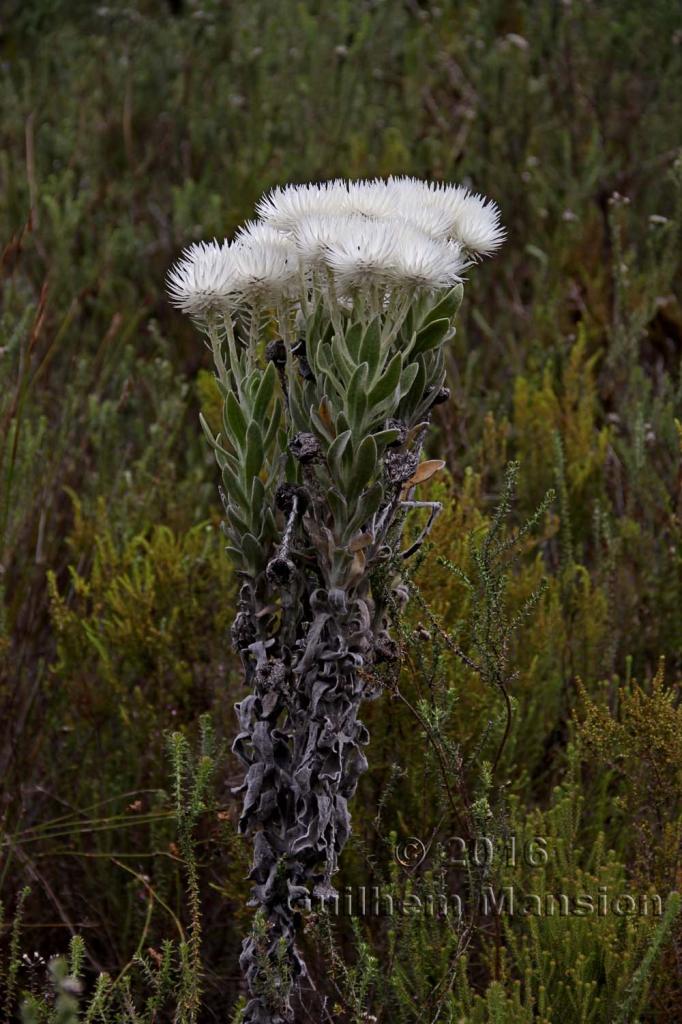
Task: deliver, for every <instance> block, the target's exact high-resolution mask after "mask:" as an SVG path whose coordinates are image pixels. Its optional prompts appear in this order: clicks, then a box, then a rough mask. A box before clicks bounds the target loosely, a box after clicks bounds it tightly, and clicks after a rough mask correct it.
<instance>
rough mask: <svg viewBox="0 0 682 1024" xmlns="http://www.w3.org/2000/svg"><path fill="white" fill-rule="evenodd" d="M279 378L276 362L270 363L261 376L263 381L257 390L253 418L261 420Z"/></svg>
mask: <svg viewBox="0 0 682 1024" xmlns="http://www.w3.org/2000/svg"><path fill="white" fill-rule="evenodd" d="M276 380H277V371H276V370H275V364H274V363H268V365H267V369H266V370H265V373H264V374H263V376H262V378H261V382H260V384H259V386H258V391H257V392H256V399H255V401H254V403H253V419H254V420H258V422H260V421H261V420H262V418H263V416H264V415H265V413H266V411H267V408H268V406H269V405H270V399H271V398H272V393H273V391H274V390H275V382H276Z"/></svg>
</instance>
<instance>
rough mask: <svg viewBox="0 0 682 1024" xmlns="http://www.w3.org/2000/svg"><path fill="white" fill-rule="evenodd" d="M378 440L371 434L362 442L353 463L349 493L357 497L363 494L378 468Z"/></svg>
mask: <svg viewBox="0 0 682 1024" xmlns="http://www.w3.org/2000/svg"><path fill="white" fill-rule="evenodd" d="M377 462H378V456H377V446H376V441H375V440H374V438H373V437H372V435H371V434H370V435H369V436H368V437H365V438H363V440H362V441H361V442H360V446H359V447H358V450H357V452H356V453H355V460H354V463H353V476H352V480H351V484H350V487H349V495H350V496H351V497H356V496H357V495H358V494H361V493H362V491H363V490H364V489H365V487H366V486H367V484H368V483H369V482H370V480H371V479H372V477H373V476H374V474H375V473H376V469H377Z"/></svg>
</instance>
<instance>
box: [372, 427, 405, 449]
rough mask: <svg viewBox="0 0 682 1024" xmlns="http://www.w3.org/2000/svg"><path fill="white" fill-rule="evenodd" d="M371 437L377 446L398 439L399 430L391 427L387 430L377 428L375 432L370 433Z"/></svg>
mask: <svg viewBox="0 0 682 1024" xmlns="http://www.w3.org/2000/svg"><path fill="white" fill-rule="evenodd" d="M372 437H373V438H374V440H375V441H376V443H377V447H378V446H379V445H389V444H393V442H394V441H397V440H398V438H399V437H400V431H399V430H396V429H395V428H394V427H391V428H390V429H389V430H379V431H378V432H377V433H376V434H372Z"/></svg>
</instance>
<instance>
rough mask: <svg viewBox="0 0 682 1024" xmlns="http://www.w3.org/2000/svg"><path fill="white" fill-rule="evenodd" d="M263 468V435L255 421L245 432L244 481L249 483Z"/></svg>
mask: <svg viewBox="0 0 682 1024" xmlns="http://www.w3.org/2000/svg"><path fill="white" fill-rule="evenodd" d="M262 466H263V434H262V433H261V429H260V426H259V425H258V423H256V421H255V420H252V421H251V422H250V423H249V426H248V430H247V432H246V459H245V461H244V479H245V480H247V481H250V480H252V479H253V477H254V476H257V475H258V474H259V473H260V471H261V469H262Z"/></svg>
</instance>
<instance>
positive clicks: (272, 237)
mask: <svg viewBox="0 0 682 1024" xmlns="http://www.w3.org/2000/svg"><path fill="white" fill-rule="evenodd" d="M234 262H235V271H236V273H235V279H236V287H237V289H238V291H239V294H240V296H241V298H242V299H243V300H244V301H245V302H247V303H253V302H260V301H264V302H267V301H276V300H277V299H279V298H282V297H283V296H284V295H286V294H288V293H290V292H291V291H292V290H293V289H294V288H295V286H296V284H297V283H298V281H299V275H300V269H301V267H300V260H299V257H298V253H297V252H296V248H295V246H294V244H293V242H292V241H291V239H290V238H288V237H287V236H286V235H284V234H283V233H282V232H280V231H275V230H274V229H272V228H270V227H269V226H268V225H265V224H255V225H250V226H248V227H247V228H246V230H244V231H242V232H241V233H240V234H239V235H238V237H237V239H236V240H235V242H234Z"/></svg>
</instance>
